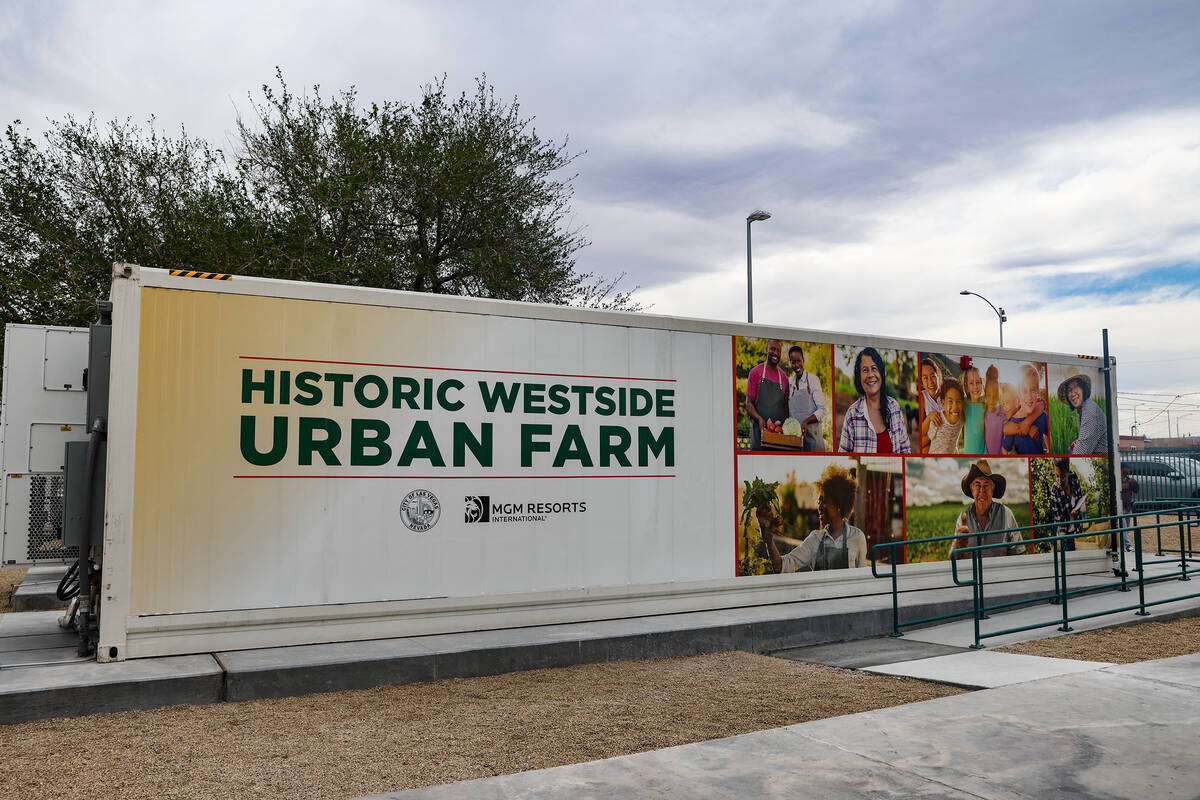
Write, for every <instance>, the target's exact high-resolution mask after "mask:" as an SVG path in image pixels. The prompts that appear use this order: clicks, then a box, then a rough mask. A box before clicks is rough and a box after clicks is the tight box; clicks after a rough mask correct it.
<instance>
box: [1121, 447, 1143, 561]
mask: <svg viewBox="0 0 1200 800" xmlns="http://www.w3.org/2000/svg"><path fill="white" fill-rule="evenodd" d="M1141 491H1142V487H1140V486H1138V482H1137V478H1135V477H1133V472H1132V471H1131V470H1130V469H1129V467H1126V466H1124V465H1122V466H1121V513H1123V514H1132V513H1133V503H1134V495H1136V494H1140V493H1141ZM1130 525H1137V517H1130V518H1129V520H1128V521H1127V522H1126V523H1125V524H1123V525H1122V526H1121V527H1129V526H1130ZM1121 544H1122V545H1124V547H1125V549H1126V550H1132V549H1133V547H1131V546H1130V544H1129V531H1121Z"/></svg>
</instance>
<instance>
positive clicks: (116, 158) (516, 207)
mask: <svg viewBox="0 0 1200 800" xmlns="http://www.w3.org/2000/svg"><path fill="white" fill-rule="evenodd" d="M277 78H278V82H279V86H278V88H277V89H273V88H271V87H269V86H264V87H263V89H262V91H263V99H262V101H261V102H255V103H253V106H252V107H253V115H252V117H251V118H250V119H248V120H247V119H239V120H238V133H239V138H238V143H237V146H236V147H235V152H234V153H232V154H227V153H225V152H224V151H222V150H220V149H218V148H216V147H214V146H212V145H211V144H209V143H208V142H205V141H204V140H202V139H199V138H195V137H191V136H189V135H188V134H187V133H186V132H185V131H182V130H181V132H180V134H179V136H178V137H171V136H167V135H164V134H163V133H161V132H159V131H158V130H157V128H156V127H155V121H154V119H153V118H151V119H150V121H149V124H148V126H147V128H146V129H145V130H143V129H142V128H140V127H139V126H137V125H135V124H133V123H131V122H130V121H129V120H125V121H114V122H111V123H108V124H106V125H101V124H98V123H97V122H96V120H95V119H94V118H89V119H88V120H87V121H86V122H79V121H77V120H75V119H73V118H70V117H68V118H66V119H64V120H61V121H57V122H53V123H51V128H50V130H49V131H48V132H47V133H46V134H45V136H44V139H43V140H42V141H40V142H37V141H35V140H34V139H32V138H30V136H28V135H27V134H25V133H23V132H22V130H21V123H20V121H19V120H18V121H16V122H14V123H13V124H11V125H9V126H8V127H7V129H6V131H5V136H4V140H3V142H0V315H2V316H3V322H5V323H7V322H23V323H37V324H60V325H79V324H83V323H85V322H87V321H88V320H90V319H92V318H93V317H94V313H95V312H94V307H95V301H96V300H97V299H98V298H101V297H103V296H104V295H105V294H106V293H107V290H108V284H109V275H110V269H111V265H112V263H113V262H114V261H128V262H133V263H138V264H143V265H146V266H155V267H168V268H170V267H175V268H178V267H187V268H191V269H198V270H204V271H212V272H231V273H236V274H246V275H259V276H264V277H280V278H293V279H299V280H317V281H326V282H332V283H347V284H353V285H362V286H376V287H383V288H391V289H407V290H413V291H421V292H437V293H448V294H464V295H472V296H476V297H492V298H503V299H511V300H529V301H534V302H544V303H559V304H570V305H579V306H586V307H594V308H611V309H620V310H638V309H639V306H638V304H636V303H635V302H633V300H632V298H631V293H630V292H621V291H617V284H618V281H620V279H621V278H619V277H618V278H616V279H614V280H606V279H602V278H597V277H596V276H594V275H591V274H589V273H581V272H579V271H578V270H577V269H576V266H575V254H576V253H578V251H579V250H580V249H581V248H583V247H585V246H586V245H587V243H588V242H587V240H586V239H585V238H584V236H583V234H582V233H581V232H580V231H579V230H578V229H577V228H572V227H570V224H569V221H570V212H571V210H570V200H571V196H572V188H571V181H572V179H573V177H574V176H573V175H567V176H565V177H559V175H560V174H561V173H562V171H563V170H565V169H567V168H569V167H570V166H571V165H572V164H573V163H574V161H575V159H576V158H578V154H572V153H570V152H569V151H568V149H567V142H566V140H564V141H563V142H561V143H559V142H555V141H552V140H544V139H542V138H541V137H539V136H538V134H537V132H536V131H535V130H534V129H533V127H532V119H530V118H526V117H522V116H521V113H520V108H519V106H518V104H517V102H516V100H513V101H512V102H509V103H504V102H500V101H498V100H497V99H496V98H495V94H494V91H493V90H492V88H491V87H490V86H489V85H488V84H487V83H486V80H485V79H484V78H480V79H479V80H478V81H477V82H476V88H475V91H474V93H473V94H470V95H468V94H467V93H463V94H461V95H459V96H458V97H457V98H452V97H450V96H449V95H448V94H447V92H446V88H445V78H444V77H443V78H441V79H439V80H437V81H434V82H433V83H431V84H428V85H426V86H424V87H422V97H421V99H420V101H419V102H416V103H403V102H398V101H387V102H384V103H381V104H371V105H369V106H367V107H365V108H360V107H359V104H358V99H357V95H356V92H355V90H354V89H353V88H351V89H349V90H347V91H344V92H340V93H338V94H336V95H334V96H333V97H332V98H329V99H325V98H324V97H323V96H322V94H321V91H320V87H314V88H313V91H312V94H311V95H309V96H304V97H297V96H296V95H295V94H293V93H292V92H291V91H290V90H289V88H288V86H287V84H286V83H285V82H284V79H283V75H282V73H281V72H278V71H277ZM622 277H623V276H622Z"/></svg>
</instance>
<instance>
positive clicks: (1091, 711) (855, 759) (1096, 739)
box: [372, 654, 1200, 800]
mask: <svg viewBox="0 0 1200 800" xmlns="http://www.w3.org/2000/svg"><path fill="white" fill-rule="evenodd" d="M800 688H802V687H800ZM1198 737H1200V654H1198V655H1190V656H1181V657H1179V658H1171V659H1164V660H1161V661H1148V662H1143V663H1140V664H1128V665H1123V666H1104V667H1099V668H1095V667H1093V668H1090V669H1087V670H1086V671H1083V672H1079V673H1076V674H1072V675H1062V676H1058V677H1053V678H1045V679H1042V680H1035V681H1032V682H1028V683H1021V684H1016V685H1010V686H1004V687H1001V688H997V689H988V690H985V691H979V692H972V693H970V694H964V695H957V696H954V697H943V698H940V699H937V700H928V701H926V702H923V703H913V704H911V705H906V706H896V707H893V708H887V709H882V710H879V711H870V712H866V713H863V714H853V715H850V716H845V717H835V718H832V719H825V720H819V721H816V722H808V723H804V724H801V725H792V726H789V727H785V728H776V729H773V730H767V731H759V732H757V733H750V734H746V735H743V736H734V737H731V738H728V739H718V740H715V741H710V742H700V743H697V744H690V745H683V746H680V747H673V748H668V749H665V750H655V751H651V752H647V753H638V754H636V755H631V756H624V757H621V758H611V759H606V760H603V761H593V762H589V763H585V764H572V765H569V766H564V767H557V768H554V769H546V770H537V771H533V772H523V773H518V774H515V775H501V776H497V777H494V778H484V779H480V780H474V781H465V782H462V783H454V784H446V785H442V786H431V787H426V788H423V789H413V790H409V791H406V792H396V793H393V794H382V795H374V796H373V798H372V800H460V799H461V800H468V799H469V800H491V799H494V800H500V799H501V798H503V799H504V800H517V799H518V798H521V799H522V800H534V799H535V798H536V799H538V800H542V799H548V798H572V800H578V798H605V800H623V799H624V798H642V797H656V798H670V799H674V798H678V799H679V800H683V799H684V798H689V799H690V798H730V800H746V799H747V798H772V797H780V798H783V797H787V798H792V797H821V798H861V797H866V796H870V797H879V798H912V797H920V798H961V797H977V798H990V799H992V800H1002V799H1003V800H1009V799H1010V798H1011V799H1012V800H1017V799H1019V800H1029V798H1047V797H1072V798H1075V797H1077V798H1130V799H1131V800H1133V799H1134V798H1136V799H1137V800H1142V798H1147V797H1155V798H1158V797H1195V796H1196V794H1197V787H1200V758H1197V751H1196V742H1197V740H1198Z"/></svg>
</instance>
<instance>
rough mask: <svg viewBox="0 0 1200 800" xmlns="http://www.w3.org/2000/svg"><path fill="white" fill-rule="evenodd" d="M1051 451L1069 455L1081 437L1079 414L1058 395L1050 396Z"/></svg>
mask: <svg viewBox="0 0 1200 800" xmlns="http://www.w3.org/2000/svg"><path fill="white" fill-rule="evenodd" d="M1049 423H1050V452H1051V453H1057V454H1059V455H1067V454H1069V453H1070V452H1071V442H1073V441H1075V440H1076V439H1078V438H1079V415H1078V414H1076V413H1075V411H1074V410H1073V409H1072V408H1071V407H1070V406H1069V405H1067V404H1066V403H1064V402H1063V401H1062V400H1059V399H1058V396H1057V395H1055V396H1052V397H1051V398H1050V419H1049Z"/></svg>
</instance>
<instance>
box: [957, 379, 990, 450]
mask: <svg viewBox="0 0 1200 800" xmlns="http://www.w3.org/2000/svg"><path fill="white" fill-rule="evenodd" d="M992 367H993V368H994V367H995V365H994V364H993V365H992ZM963 388H964V389H965V390H966V393H967V396H966V399H965V400H964V401H963V446H962V452H964V453H972V454H975V453H979V454H982V453H986V452H987V445H986V443H985V441H984V422H983V418H984V415H985V411H986V409H985V401H984V397H983V395H984V386H983V376H982V375H980V374H979V368H978V367H967V368H966V369H965V370H963Z"/></svg>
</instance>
